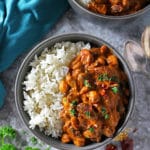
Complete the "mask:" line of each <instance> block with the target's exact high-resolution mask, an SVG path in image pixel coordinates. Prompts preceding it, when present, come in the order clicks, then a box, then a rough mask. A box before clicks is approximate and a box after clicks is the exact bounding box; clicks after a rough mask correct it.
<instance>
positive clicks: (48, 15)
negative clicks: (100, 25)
mask: <svg viewBox="0 0 150 150" xmlns="http://www.w3.org/2000/svg"><path fill="white" fill-rule="evenodd" d="M67 8H68V3H67V0H59V1H58V0H0V72H2V71H4V70H5V69H7V68H8V67H9V66H10V65H11V64H12V62H13V61H14V60H15V59H16V57H17V56H19V55H20V54H22V53H23V52H25V51H28V50H30V49H31V47H32V46H33V45H34V44H36V43H37V42H38V41H40V40H41V39H42V38H43V36H44V35H46V34H47V33H48V31H49V30H50V28H51V27H52V26H53V25H54V23H56V21H57V20H58V18H59V17H60V16H61V15H62V14H63V12H64V11H65V10H66V9H67ZM4 94H5V90H4V87H3V85H2V83H1V82H0V107H1V106H2V105H3V99H4Z"/></svg>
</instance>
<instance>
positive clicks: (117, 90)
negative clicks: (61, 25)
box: [111, 86, 119, 94]
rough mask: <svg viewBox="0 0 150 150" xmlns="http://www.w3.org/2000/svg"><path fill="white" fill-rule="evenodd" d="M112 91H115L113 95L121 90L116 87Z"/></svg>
mask: <svg viewBox="0 0 150 150" xmlns="http://www.w3.org/2000/svg"><path fill="white" fill-rule="evenodd" d="M111 90H112V91H113V93H115V94H117V93H118V92H119V89H118V87H117V86H114V87H112V88H111Z"/></svg>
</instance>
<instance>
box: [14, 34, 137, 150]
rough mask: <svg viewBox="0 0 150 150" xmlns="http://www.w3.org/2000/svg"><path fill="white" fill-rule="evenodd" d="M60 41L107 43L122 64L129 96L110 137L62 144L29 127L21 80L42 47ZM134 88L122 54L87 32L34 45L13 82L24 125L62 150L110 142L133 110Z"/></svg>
mask: <svg viewBox="0 0 150 150" xmlns="http://www.w3.org/2000/svg"><path fill="white" fill-rule="evenodd" d="M62 41H71V42H77V41H84V42H90V43H91V44H92V45H93V46H101V45H102V44H105V45H107V46H108V47H109V48H111V49H112V50H113V52H114V54H115V55H117V57H118V58H119V60H120V63H121V64H122V67H123V69H124V71H125V72H126V74H127V75H128V78H129V87H130V92H131V97H130V99H129V105H128V108H127V114H126V117H125V118H124V119H123V120H122V122H121V123H120V124H119V126H118V128H117V131H116V133H115V134H114V136H113V137H112V138H106V139H104V140H103V141H102V142H100V143H92V144H90V145H86V146H84V147H76V146H74V145H73V144H63V143H61V141H60V140H59V139H54V138H52V137H50V136H46V135H44V133H43V132H40V130H39V128H38V127H36V128H35V129H34V130H32V129H30V128H29V119H30V117H29V116H28V114H27V112H25V111H24V109H23V99H24V98H23V85H22V82H23V81H24V80H25V76H26V74H27V73H28V72H29V71H30V69H31V68H30V67H29V63H30V62H31V61H32V60H33V59H34V56H35V55H40V54H41V52H42V51H43V49H44V48H46V47H51V46H53V45H54V44H55V43H56V42H62ZM134 94H135V90H134V82H133V78H132V75H131V73H130V70H129V68H128V66H127V64H126V62H125V60H124V58H122V56H121V55H120V54H119V53H118V52H117V51H116V50H115V49H114V48H113V47H112V46H110V45H109V44H108V43H106V42H104V41H103V40H101V39H99V38H96V37H93V36H90V35H87V34H79V33H73V34H64V35H59V36H55V37H52V38H48V39H47V40H45V41H43V42H41V43H40V44H38V45H37V46H36V47H34V48H33V49H32V50H31V51H30V52H29V53H28V54H27V56H26V57H25V58H24V61H23V62H22V64H21V66H20V69H19V71H18V74H17V77H16V83H15V101H16V106H17V109H18V112H19V114H20V117H21V119H22V120H23V122H24V123H25V125H26V126H27V127H28V128H29V130H30V131H31V132H32V133H33V134H34V135H35V136H36V137H38V138H39V139H41V140H42V141H43V142H45V143H47V144H49V145H51V146H53V147H56V148H58V149H64V150H90V149H91V150H93V149H94V148H97V147H101V146H104V145H105V144H107V143H109V142H111V140H112V139H113V138H114V137H115V136H116V135H117V134H118V133H120V132H121V131H122V130H123V129H124V127H125V125H126V124H127V122H128V120H129V118H130V116H131V113H132V111H133V106H134V99H135V96H134Z"/></svg>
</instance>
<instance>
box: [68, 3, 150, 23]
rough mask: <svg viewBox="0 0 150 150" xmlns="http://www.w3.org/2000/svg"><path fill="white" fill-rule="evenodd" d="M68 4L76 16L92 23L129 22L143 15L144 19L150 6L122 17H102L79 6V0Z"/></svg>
mask: <svg viewBox="0 0 150 150" xmlns="http://www.w3.org/2000/svg"><path fill="white" fill-rule="evenodd" d="M68 2H69V4H70V5H71V7H72V8H73V9H74V11H75V12H76V13H77V14H79V15H81V16H82V17H85V18H88V19H90V20H94V21H100V20H104V19H105V20H111V21H119V20H120V21H123V20H129V19H133V18H137V17H138V16H141V15H143V17H144V14H145V13H147V12H148V11H150V4H149V5H147V6H145V7H144V8H143V9H140V10H138V11H137V12H135V13H133V14H129V15H122V16H111V15H102V14H98V13H94V12H92V11H90V10H88V9H87V8H85V7H84V6H83V5H82V4H80V2H79V0H68Z"/></svg>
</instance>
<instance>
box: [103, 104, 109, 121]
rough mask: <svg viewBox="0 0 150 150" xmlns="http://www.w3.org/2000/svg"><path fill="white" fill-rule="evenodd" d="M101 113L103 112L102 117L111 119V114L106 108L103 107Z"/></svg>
mask: <svg viewBox="0 0 150 150" xmlns="http://www.w3.org/2000/svg"><path fill="white" fill-rule="evenodd" d="M101 112H102V116H103V117H104V119H105V120H107V119H109V114H108V113H107V111H106V108H105V107H102V109H101Z"/></svg>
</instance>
